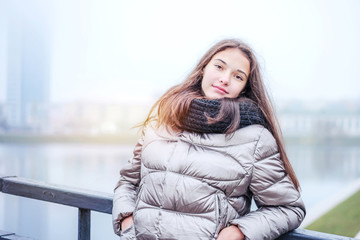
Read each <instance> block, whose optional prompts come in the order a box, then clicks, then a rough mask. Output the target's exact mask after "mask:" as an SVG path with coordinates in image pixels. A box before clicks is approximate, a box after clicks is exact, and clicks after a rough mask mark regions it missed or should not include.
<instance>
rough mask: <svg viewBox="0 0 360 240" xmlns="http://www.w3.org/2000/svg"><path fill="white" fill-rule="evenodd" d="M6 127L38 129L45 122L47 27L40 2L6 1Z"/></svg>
mask: <svg viewBox="0 0 360 240" xmlns="http://www.w3.org/2000/svg"><path fill="white" fill-rule="evenodd" d="M7 4H8V6H7V7H8V12H7V24H8V26H7V107H8V112H7V124H8V126H9V127H10V129H21V130H27V129H30V130H34V129H40V128H42V127H43V126H44V124H46V122H47V111H46V108H47V105H48V102H49V78H50V70H49V67H50V32H49V31H50V27H49V25H50V24H49V18H48V17H47V16H46V14H47V13H46V11H45V9H47V8H44V6H43V4H44V1H42V3H41V2H39V1H16V0H15V1H8V2H7Z"/></svg>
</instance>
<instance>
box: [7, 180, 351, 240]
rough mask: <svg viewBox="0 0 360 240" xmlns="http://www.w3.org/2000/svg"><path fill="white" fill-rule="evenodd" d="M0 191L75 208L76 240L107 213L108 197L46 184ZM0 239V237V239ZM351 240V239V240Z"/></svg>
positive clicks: (301, 239) (300, 234)
mask: <svg viewBox="0 0 360 240" xmlns="http://www.w3.org/2000/svg"><path fill="white" fill-rule="evenodd" d="M0 191H1V192H3V193H6V194H11V195H16V196H21V197H26V198H32V199H37V200H42V201H46V202H52V203H58V204H62V205H67V206H71V207H75V208H78V209H79V214H78V240H89V239H90V212H91V211H97V212H102V213H108V214H111V211H112V194H107V193H100V192H94V191H88V190H84V189H77V188H73V187H67V186H60V185H55V184H47V183H44V182H40V181H36V180H32V179H27V178H20V177H15V176H8V177H1V178H0ZM0 239H1V238H0ZM278 239H279V240H290V239H292V240H305V239H307V240H325V239H330V240H335V239H336V240H350V239H354V238H349V237H343V236H338V235H333V234H327V233H322V232H316V231H310V230H305V229H296V230H293V231H291V232H288V233H286V234H284V235H282V236H281V237H280V238H278ZM354 240H355V239H354Z"/></svg>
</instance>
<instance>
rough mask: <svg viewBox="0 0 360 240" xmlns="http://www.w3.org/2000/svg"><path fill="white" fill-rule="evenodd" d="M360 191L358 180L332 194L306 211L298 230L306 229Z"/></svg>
mask: <svg viewBox="0 0 360 240" xmlns="http://www.w3.org/2000/svg"><path fill="white" fill-rule="evenodd" d="M359 189H360V178H359V179H357V180H354V181H353V182H351V183H349V184H347V185H346V186H345V187H344V188H342V189H341V190H339V191H337V192H334V193H333V194H332V195H331V197H329V198H328V199H326V200H324V201H321V202H319V203H317V204H316V205H315V206H313V207H311V208H310V209H307V211H306V217H305V219H304V221H303V222H302V223H301V225H300V226H299V228H306V227H307V226H308V225H310V224H311V223H312V222H314V221H315V220H317V219H318V218H319V217H321V216H322V215H324V214H325V213H327V212H328V211H330V210H331V209H333V208H334V207H335V206H337V205H338V204H340V203H341V202H343V201H345V200H346V199H347V198H349V197H350V196H351V195H353V194H354V193H356V192H357V191H358V190H359Z"/></svg>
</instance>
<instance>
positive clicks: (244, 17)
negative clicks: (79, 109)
mask: <svg viewBox="0 0 360 240" xmlns="http://www.w3.org/2000/svg"><path fill="white" fill-rule="evenodd" d="M11 1H12V2H13V3H14V2H15V3H16V4H15V5H14V4H12V6H9V4H8V2H9V0H0V101H5V100H6V91H5V89H6V81H7V80H6V64H7V54H8V53H7V51H6V49H7V48H6V46H7V41H6V36H7V29H8V28H11V26H8V25H7V21H6V18H7V14H9V13H11V12H12V9H11V8H17V7H22V8H26V11H27V12H30V13H32V12H33V13H34V14H36V13H38V12H45V13H46V14H44V15H45V16H46V19H44V21H47V22H49V24H50V26H51V29H50V30H46V31H48V35H49V41H51V44H50V45H51V46H52V47H51V49H50V50H49V54H50V56H51V64H50V65H51V69H50V73H51V74H50V99H51V101H52V102H71V101H92V102H94V101H98V102H118V101H122V100H123V99H126V98H131V99H132V100H136V99H141V98H143V97H148V96H159V94H161V93H163V92H164V91H165V90H166V89H168V88H169V87H171V86H173V85H174V84H177V83H179V82H180V81H182V80H183V79H184V78H185V77H186V75H187V74H188V73H189V71H190V70H191V68H192V67H193V66H194V65H195V64H196V63H197V61H198V60H199V58H200V57H201V56H202V54H203V53H204V52H205V51H206V50H207V49H208V48H209V47H210V46H211V45H212V44H213V43H215V42H216V41H218V40H221V39H223V38H227V37H236V38H241V39H243V40H245V41H246V42H247V43H249V44H250V45H251V46H252V47H253V48H254V50H255V51H256V52H257V54H258V56H259V60H260V62H261V63H262V66H263V70H264V76H265V81H266V85H267V87H268V89H269V91H270V92H271V95H272V96H273V98H274V99H275V101H279V102H280V101H283V100H291V99H299V100H305V99H308V100H341V99H357V100H359V99H360V83H359V81H360V44H359V43H360V14H359V13H360V1H358V0H323V1H316V0H305V1H304V0H293V1H288V0H282V1H280V0H279V1H272V0H251V1H240V0H233V1H232V0H222V1H211V0H200V1H199V0H181V1H156V0H152V1H149V0H133V1H125V0H124V1H120V0H113V1H110V0H106V1H104V0H92V1H89V0H75V1H74V0H62V1H55V0H54V1H49V0H11ZM25 2H27V4H24V3H25ZM9 8H10V9H9Z"/></svg>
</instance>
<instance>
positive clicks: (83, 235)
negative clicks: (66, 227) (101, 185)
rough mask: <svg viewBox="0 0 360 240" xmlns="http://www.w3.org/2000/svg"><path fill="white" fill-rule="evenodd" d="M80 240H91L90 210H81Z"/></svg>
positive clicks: (79, 223)
mask: <svg viewBox="0 0 360 240" xmlns="http://www.w3.org/2000/svg"><path fill="white" fill-rule="evenodd" d="M78 220H79V222H78V240H90V210H88V209H83V208H79V219H78Z"/></svg>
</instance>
